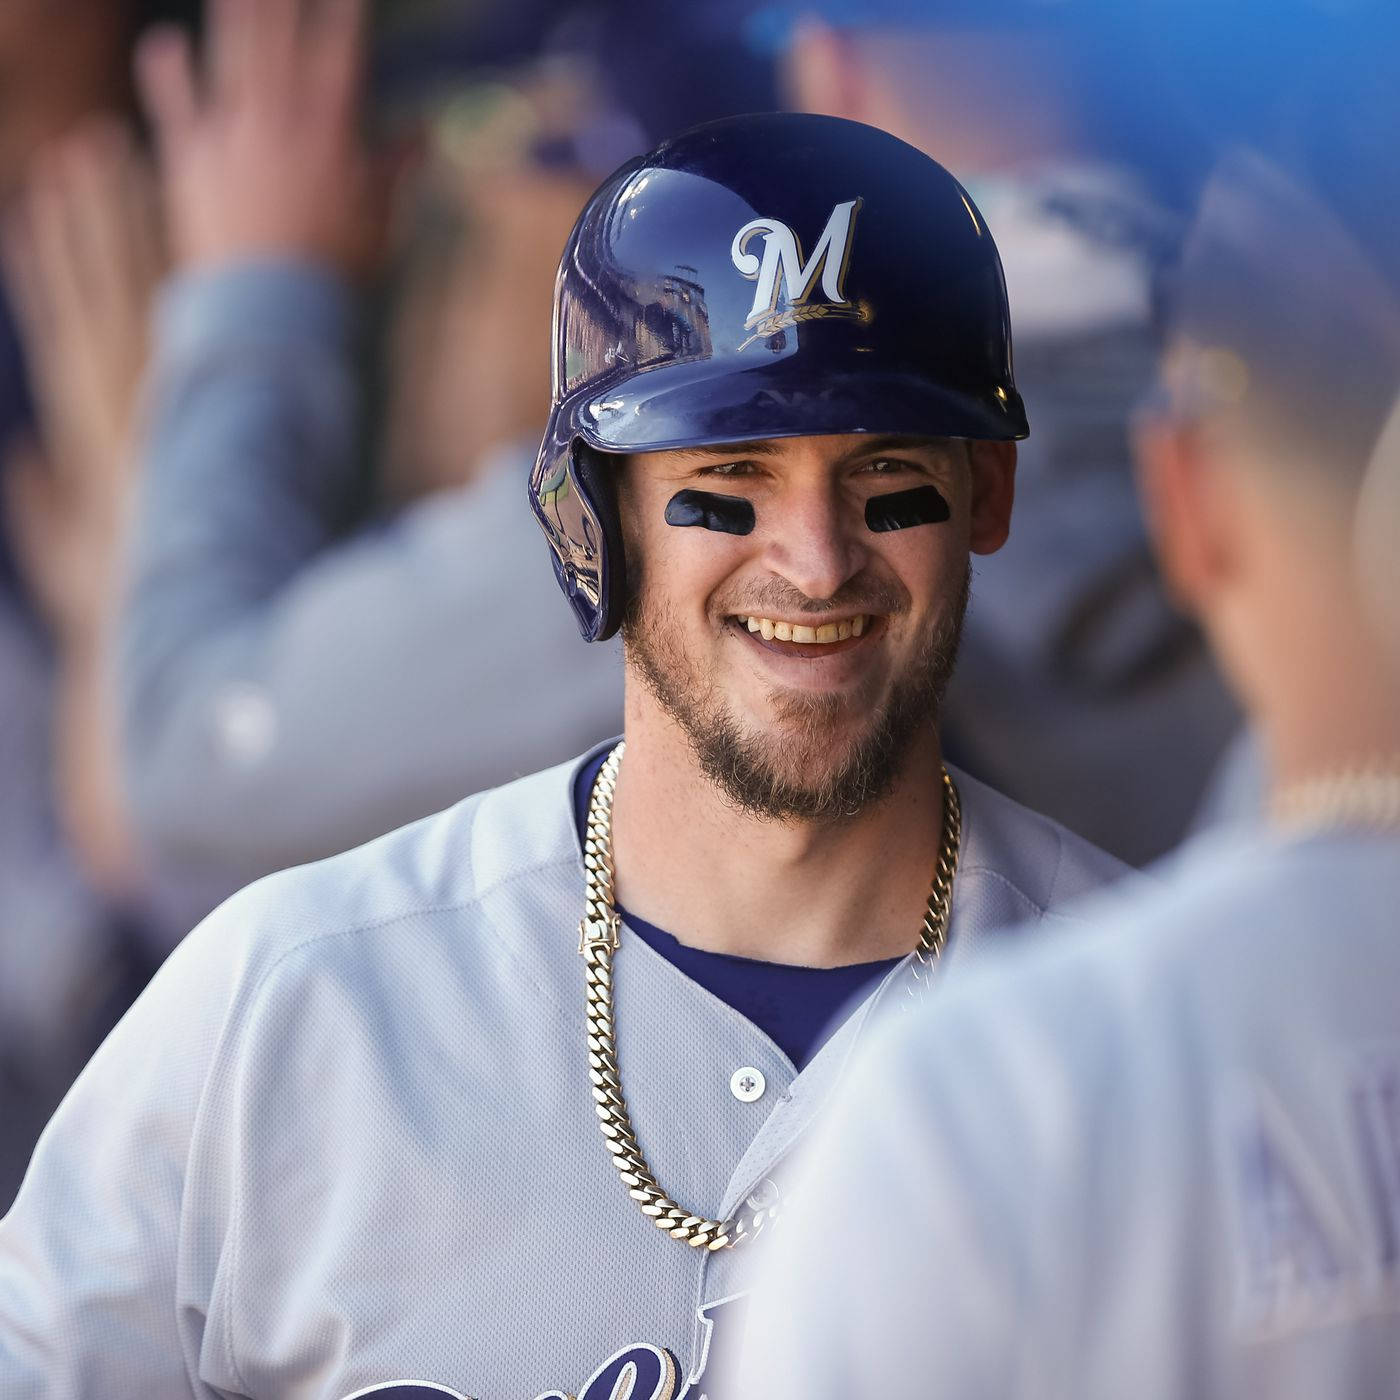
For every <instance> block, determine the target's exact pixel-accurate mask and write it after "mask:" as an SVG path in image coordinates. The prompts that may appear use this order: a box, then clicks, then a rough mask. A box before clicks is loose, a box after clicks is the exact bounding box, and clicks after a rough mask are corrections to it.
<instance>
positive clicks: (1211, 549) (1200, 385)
mask: <svg viewBox="0 0 1400 1400" xmlns="http://www.w3.org/2000/svg"><path fill="white" fill-rule="evenodd" d="M1354 37H1356V38H1359V39H1360V40H1361V43H1360V44H1358V45H1355V46H1352V47H1351V51H1350V52H1348V47H1349V46H1348V45H1346V44H1343V45H1339V46H1338V48H1337V50H1336V52H1335V54H1333V55H1330V56H1329V55H1319V56H1317V57H1316V58H1315V60H1314V61H1312V63H1311V65H1310V67H1309V69H1308V70H1306V71H1297V72H1294V73H1291V74H1289V75H1288V77H1289V86H1288V95H1289V105H1290V107H1291V108H1292V115H1291V116H1290V117H1289V118H1288V119H1286V120H1280V121H1279V122H1278V123H1277V124H1276V125H1275V127H1274V130H1273V132H1272V133H1271V134H1269V135H1268V136H1265V135H1264V134H1263V133H1262V132H1261V137H1260V141H1259V143H1257V144H1256V145H1254V146H1252V147H1241V148H1238V149H1236V150H1234V151H1233V152H1232V153H1230V154H1228V155H1227V156H1226V157H1225V158H1224V159H1223V160H1222V162H1221V163H1220V165H1219V167H1218V169H1217V170H1216V172H1215V174H1214V176H1213V177H1212V179H1211V180H1210V181H1209V183H1208V184H1207V187H1206V189H1205V191H1204V194H1203V197H1202V200H1201V203H1200V208H1199V212H1198V215H1197V218H1196V222H1195V225H1194V227H1193V228H1192V230H1191V233H1190V234H1189V236H1188V238H1187V241H1186V243H1185V246H1184V249H1183V253H1182V258H1181V262H1180V267H1179V269H1178V271H1177V274H1176V276H1175V278H1174V287H1173V289H1172V291H1171V294H1170V296H1169V336H1168V344H1167V349H1166V353H1165V356H1164V361H1163V376H1162V378H1163V385H1162V394H1161V400H1160V404H1159V408H1158V411H1156V412H1153V413H1150V414H1147V415H1145V416H1144V421H1143V424H1142V427H1141V430H1140V433H1139V456H1140V463H1141V473H1142V482H1143V489H1144V493H1145V495H1146V497H1147V500H1148V504H1149V509H1150V513H1151V516H1152V519H1153V524H1154V532H1155V534H1156V537H1157V544H1158V548H1159V553H1160V555H1161V559H1162V563H1163V566H1164V569H1165V572H1166V574H1167V576H1168V578H1169V580H1170V582H1171V583H1172V585H1173V586H1174V588H1175V591H1176V593H1177V595H1178V597H1179V599H1180V601H1181V602H1182V603H1183V604H1184V605H1185V606H1186V607H1187V608H1188V609H1189V610H1190V611H1191V612H1193V613H1194V614H1195V615H1196V616H1197V617H1198V618H1199V619H1200V620H1201V622H1202V623H1203V625H1204V626H1205V627H1206V629H1207V630H1208V632H1209V634H1210V636H1211V640H1212V642H1213V644H1214V646H1215V649H1216V651H1217V654H1218V655H1219V657H1220V659H1221V661H1222V663H1223V664H1224V665H1225V667H1226V669H1227V671H1228V672H1229V674H1230V676H1231V678H1232V681H1233V683H1234V685H1235V688H1236V689H1237V691H1238V693H1239V694H1240V696H1241V699H1242V700H1243V701H1244V703H1245V705H1246V707H1247V708H1248V709H1249V710H1250V712H1251V715H1252V717H1253V718H1254V720H1255V722H1256V724H1257V725H1258V727H1259V729H1260V732H1261V734H1262V736H1263V738H1264V741H1265V744H1266V747H1267V749H1268V752H1269V757H1270V760H1271V766H1272V768H1273V772H1274V777H1275V780H1276V781H1279V782H1287V781H1290V780H1294V779H1297V778H1301V777H1305V776H1309V775H1311V774H1313V773H1316V772H1319V771H1322V770H1325V769H1331V768H1349V767H1356V766H1364V765H1366V764H1369V763H1372V762H1376V761H1383V762H1385V763H1387V764H1393V763H1395V762H1396V761H1397V760H1400V615H1397V614H1400V609H1397V606H1396V592H1397V586H1398V585H1400V578H1397V575H1396V571H1395V562H1394V561H1395V557H1396V552H1397V548H1396V547H1397V545H1400V538H1398V537H1397V536H1398V535H1400V528H1398V526H1397V522H1400V509H1397V501H1398V500H1400V482H1398V481H1397V478H1400V441H1397V439H1400V424H1397V423H1396V422H1395V421H1394V414H1395V410H1396V405H1397V399H1398V398H1400V158H1398V157H1397V155H1396V152H1395V148H1394V142H1393V133H1394V131H1395V129H1396V116H1397V115H1400V99H1397V93H1400V61H1397V55H1396V46H1394V45H1393V44H1388V43H1386V42H1385V40H1384V38H1383V37H1382V36H1381V35H1378V34H1376V33H1374V32H1370V33H1368V34H1364V35H1361V34H1358V35H1357V36H1354ZM1343 92H1344V93H1345V101H1342V100H1339V98H1338V94H1339V93H1343ZM1310 95H1311V98H1312V99H1313V100H1309V96H1310Z"/></svg>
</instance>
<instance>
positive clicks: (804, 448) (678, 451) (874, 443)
mask: <svg viewBox="0 0 1400 1400" xmlns="http://www.w3.org/2000/svg"><path fill="white" fill-rule="evenodd" d="M960 443H961V439H959V438H931V437H915V436H910V435H907V434H902V433H880V434H875V433H832V434H825V435H821V436H810V437H778V438H758V439H755V440H753V441H747V442H728V443H706V444H704V445H701V446H696V447H676V448H671V449H668V450H666V451H661V452H638V453H633V454H632V455H630V456H629V457H628V459H627V460H628V462H629V464H634V465H635V466H636V467H637V468H638V469H639V470H641V471H642V472H643V473H646V474H649V475H659V476H664V475H667V474H668V473H674V472H683V471H689V470H693V469H695V468H696V467H697V466H703V465H705V464H706V463H713V462H735V461H746V460H752V461H761V462H764V463H766V464H768V465H770V466H772V467H774V468H777V469H779V470H782V469H793V470H800V469H812V468H823V467H825V468H837V467H842V466H846V465H848V464H850V463H851V462H855V461H863V460H867V459H869V458H872V457H880V456H887V455H892V454H895V453H900V454H904V455H907V456H911V457H916V458H918V459H919V460H920V461H923V462H929V463H934V462H940V461H943V460H951V459H955V458H956V457H957V456H958V455H959V454H960V452H961V447H960V446H959V444H960Z"/></svg>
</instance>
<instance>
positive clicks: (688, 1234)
mask: <svg viewBox="0 0 1400 1400" xmlns="http://www.w3.org/2000/svg"><path fill="white" fill-rule="evenodd" d="M625 748H626V745H625V744H624V743H619V744H618V745H617V747H616V748H615V749H613V751H612V752H611V753H610V754H609V755H608V756H607V758H606V760H605V761H604V763H603V766H602V768H601V769H600V770H599V772H598V777H597V779H596V780H595V782H594V784H593V792H592V795H591V796H590V798H589V802H588V820H587V823H586V826H585V830H584V841H583V873H584V916H583V918H582V919H581V920H580V921H579V952H580V953H581V954H582V955H583V960H584V969H585V977H584V982H585V992H584V997H585V1014H586V1021H587V1032H586V1033H587V1040H588V1079H589V1083H590V1084H591V1085H592V1088H593V1103H594V1111H595V1112H596V1113H597V1115H598V1124H599V1126H600V1127H601V1128H602V1131H603V1138H604V1140H605V1142H606V1143H607V1148H608V1153H609V1155H610V1156H611V1157H612V1160H613V1165H614V1166H615V1167H616V1168H617V1174H618V1176H619V1177H621V1178H622V1184H623V1186H625V1187H626V1188H627V1194H628V1195H629V1196H631V1197H632V1199H633V1200H634V1201H636V1202H637V1205H638V1207H639V1208H640V1209H641V1212H642V1214H643V1215H645V1216H647V1217H648V1218H649V1219H650V1220H651V1222H652V1224H653V1225H655V1226H656V1227H657V1229H659V1230H665V1231H666V1233H667V1234H668V1235H670V1236H671V1238H672V1239H677V1240H681V1241H683V1242H684V1243H685V1244H688V1245H690V1246H691V1247H692V1248H694V1249H706V1250H717V1249H732V1248H733V1247H734V1246H735V1245H738V1244H742V1243H744V1242H745V1241H747V1240H750V1239H752V1238H753V1237H754V1236H756V1235H757V1234H759V1233H760V1232H761V1231H762V1230H763V1228H764V1227H765V1226H766V1225H768V1224H771V1223H772V1222H773V1220H775V1219H776V1218H777V1215H778V1210H779V1207H778V1206H777V1205H776V1204H774V1203H771V1202H766V1203H765V1204H763V1205H762V1206H755V1205H754V1204H753V1198H752V1197H750V1199H749V1201H748V1202H746V1203H745V1207H744V1208H742V1209H740V1210H739V1212H738V1213H736V1214H735V1215H734V1216H733V1217H732V1218H731V1219H729V1220H710V1219H707V1218H706V1217H705V1216H703V1215H695V1214H693V1213H692V1212H691V1211H688V1210H686V1209H685V1207H684V1206H680V1205H677V1204H676V1202H675V1201H673V1200H672V1199H671V1198H670V1197H669V1196H668V1195H667V1194H666V1193H665V1192H664V1191H663V1190H662V1189H661V1187H660V1185H658V1183H657V1180H656V1178H655V1177H654V1176H653V1175H652V1171H651V1168H650V1167H649V1166H648V1165H647V1162H646V1158H645V1157H643V1156H642V1149H641V1147H640V1146H639V1145H638V1143H637V1137H636V1133H635V1132H634V1131H633V1128H632V1117H631V1114H630V1113H629V1112H628V1109H627V1099H626V1097H625V1096H624V1094H623V1092H622V1077H621V1074H620V1072H619V1070H618V1064H617V1040H616V1037H615V1036H614V1034H613V983H612V956H613V953H614V952H615V951H616V950H617V948H618V944H619V933H620V927H621V923H620V920H619V918H618V915H617V910H616V908H615V907H614V903H613V859H612V806H613V797H614V795H615V793H616V791H617V773H618V768H619V767H620V766H621V763H622V754H623V750H624V749H625ZM961 835H962V808H961V804H960V802H959V801H958V790H957V788H956V787H955V786H954V784H953V780H952V778H950V777H949V776H948V771H947V769H944V770H943V839H942V841H941V842H940V844H939V851H938V864H937V866H936V868H935V870H934V876H933V886H932V888H931V889H930V891H929V897H928V906H927V908H926V909H925V910H924V919H923V924H922V925H921V927H920V929H919V944H918V947H917V948H915V950H914V960H913V962H912V963H911V964H910V974H911V983H910V991H911V993H912V994H913V995H915V996H920V995H922V994H923V992H924V990H925V989H926V988H927V986H928V983H929V981H930V978H931V976H932V972H933V966H934V964H935V963H936V962H937V961H938V956H939V954H940V953H942V951H943V946H944V944H945V943H946V942H947V940H948V910H949V905H950V903H951V901H952V895H953V876H954V874H955V873H956V871H957V868H958V846H959V843H960V840H961Z"/></svg>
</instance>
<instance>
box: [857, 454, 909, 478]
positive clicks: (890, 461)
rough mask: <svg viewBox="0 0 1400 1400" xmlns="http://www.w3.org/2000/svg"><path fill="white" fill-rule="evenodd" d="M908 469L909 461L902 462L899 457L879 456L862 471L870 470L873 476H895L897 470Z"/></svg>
mask: <svg viewBox="0 0 1400 1400" xmlns="http://www.w3.org/2000/svg"><path fill="white" fill-rule="evenodd" d="M908 470H909V463H908V462H901V461H900V460H899V458H897V457H877V458H876V459H875V460H874V461H873V462H867V463H866V464H865V465H864V466H863V467H862V468H861V471H863V472H869V473H870V474H871V475H873V476H893V475H894V474H895V473H896V472H903V471H908Z"/></svg>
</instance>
